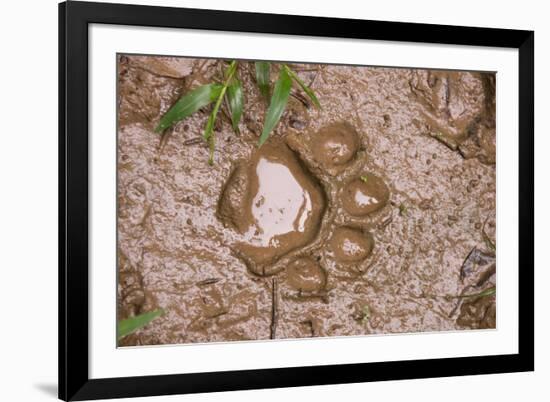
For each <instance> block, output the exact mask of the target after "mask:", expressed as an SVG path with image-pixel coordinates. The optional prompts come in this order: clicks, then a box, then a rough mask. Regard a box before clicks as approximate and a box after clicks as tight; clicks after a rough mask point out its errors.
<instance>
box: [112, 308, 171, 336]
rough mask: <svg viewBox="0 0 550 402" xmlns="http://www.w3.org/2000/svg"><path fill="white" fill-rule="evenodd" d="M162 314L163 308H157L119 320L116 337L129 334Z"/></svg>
mask: <svg viewBox="0 0 550 402" xmlns="http://www.w3.org/2000/svg"><path fill="white" fill-rule="evenodd" d="M162 314H164V310H162V309H159V310H154V311H150V312H148V313H144V314H140V315H137V316H135V317H132V318H127V319H126V320H121V321H119V322H118V326H117V337H118V339H121V338H124V337H125V336H126V335H130V334H131V333H132V332H134V331H137V330H138V329H140V328H143V327H144V326H146V325H147V324H149V323H150V322H151V321H153V320H154V319H155V318H157V317H159V316H161V315H162Z"/></svg>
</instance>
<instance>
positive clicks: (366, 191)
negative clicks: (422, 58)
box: [117, 55, 496, 346]
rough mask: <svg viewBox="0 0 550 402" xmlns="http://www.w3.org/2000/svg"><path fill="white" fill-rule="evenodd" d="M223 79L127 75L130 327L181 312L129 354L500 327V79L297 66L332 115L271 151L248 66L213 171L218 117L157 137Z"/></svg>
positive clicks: (123, 180) (124, 185) (122, 205)
mask: <svg viewBox="0 0 550 402" xmlns="http://www.w3.org/2000/svg"><path fill="white" fill-rule="evenodd" d="M220 63H222V62H221V61H217V60H206V59H186V58H170V57H148V56H130V55H127V56H121V57H120V58H119V63H118V117H119V119H118V133H117V134H118V140H117V146H118V168H117V169H118V171H117V173H118V247H117V248H118V295H117V302H118V318H119V319H125V318H128V317H132V316H136V315H139V314H142V313H144V312H148V311H152V310H155V309H158V308H162V309H163V310H164V311H165V313H164V315H162V316H161V317H159V318H158V319H156V320H155V321H153V322H151V323H150V324H149V325H147V326H145V327H144V328H142V329H140V330H139V331H137V332H135V333H134V334H131V335H129V336H127V337H125V338H123V339H122V340H121V341H120V342H119V344H120V345H121V346H130V345H154V344H174V343H190V342H211V341H233V340H261V339H270V338H299V337H304V338H305V337H312V336H342V335H367V334H383V333H399V332H418V331H445V330H457V329H479V328H495V325H496V318H495V317H496V306H495V297H494V293H490V294H488V295H485V296H475V295H476V294H481V293H483V292H484V291H486V290H487V289H492V288H494V287H495V286H496V261H495V247H496V241H495V230H496V228H495V219H494V216H495V205H496V199H495V196H496V194H495V187H496V181H495V175H496V173H495V144H496V139H495V137H496V136H495V130H496V127H495V98H494V96H495V76H494V75H493V74H481V73H472V72H446V71H428V70H414V69H391V68H371V67H368V68H367V67H354V66H331V65H299V64H292V65H291V66H292V68H293V69H295V71H297V73H298V74H299V75H300V77H301V78H302V79H303V80H304V81H305V82H307V83H310V85H311V88H312V89H313V90H314V91H315V93H316V94H317V97H318V98H319V100H320V102H321V105H322V109H317V108H314V107H312V105H311V104H308V102H305V101H304V100H303V99H301V98H300V96H299V93H296V94H295V96H291V97H290V100H289V103H288V105H287V108H286V110H285V112H284V113H283V116H282V118H281V121H280V123H279V124H278V125H277V127H276V129H275V131H274V132H273V133H271V136H270V137H269V140H268V141H267V142H266V143H265V144H264V145H263V146H262V147H260V148H259V147H258V145H257V144H258V137H259V135H260V134H261V131H262V125H263V120H264V117H265V113H266V109H267V106H268V104H267V103H266V100H265V99H264V97H263V96H262V94H261V93H260V92H259V90H258V89H257V86H256V83H255V78H254V65H253V63H248V62H243V63H241V64H240V66H239V74H240V78H241V80H242V83H243V91H244V93H245V94H246V95H245V107H244V114H243V118H242V120H241V122H240V124H239V127H238V128H239V133H236V132H235V131H234V130H233V128H232V127H231V122H230V120H229V119H228V118H227V116H225V117H224V116H223V115H222V117H221V118H220V119H219V120H218V123H217V124H216V127H215V129H214V132H215V134H216V150H215V153H214V164H213V165H212V166H210V165H209V164H208V163H207V161H208V156H209V150H208V146H207V145H206V143H205V142H204V140H202V138H201V136H202V134H203V132H204V127H205V124H206V121H207V119H208V116H209V112H210V109H208V107H207V108H203V109H202V110H201V111H199V112H197V113H195V114H193V115H192V116H190V117H188V118H186V119H185V120H183V121H181V122H179V123H177V124H176V125H174V126H173V127H172V128H170V129H169V130H167V131H166V132H165V133H164V134H163V135H160V134H158V133H156V132H155V131H154V129H155V127H156V125H157V124H158V122H159V120H160V118H161V117H162V116H163V115H164V113H166V111H167V110H168V109H169V108H170V107H171V105H173V104H174V102H176V101H177V100H178V99H179V98H180V97H181V96H182V95H183V94H185V93H187V92H188V91H189V90H191V89H193V88H196V87H197V86H199V85H203V84H206V83H208V82H211V81H212V80H214V79H216V77H217V74H219V71H220ZM275 80H276V73H275V72H273V76H272V81H275ZM486 293H487V292H486Z"/></svg>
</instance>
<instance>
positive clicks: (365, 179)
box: [361, 176, 369, 183]
mask: <svg viewBox="0 0 550 402" xmlns="http://www.w3.org/2000/svg"><path fill="white" fill-rule="evenodd" d="M361 180H362V181H363V183H366V182H367V181H368V180H369V178H368V177H367V176H361Z"/></svg>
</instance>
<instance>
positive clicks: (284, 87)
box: [259, 68, 292, 146]
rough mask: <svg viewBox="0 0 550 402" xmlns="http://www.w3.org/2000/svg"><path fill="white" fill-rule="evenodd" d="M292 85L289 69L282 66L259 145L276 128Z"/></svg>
mask: <svg viewBox="0 0 550 402" xmlns="http://www.w3.org/2000/svg"><path fill="white" fill-rule="evenodd" d="M291 87H292V79H291V78H290V76H289V75H288V71H287V70H286V69H285V68H281V72H280V73H279V79H278V80H277V82H276V83H275V89H274V90H273V96H272V97H271V103H270V104H269V108H268V109H267V114H266V117H265V122H264V129H263V131H262V135H261V136H260V142H259V145H260V146H262V145H263V144H264V142H266V140H267V137H269V134H270V133H271V131H272V130H273V129H274V128H275V126H276V125H277V123H278V122H279V120H280V119H281V116H282V115H283V112H284V110H285V107H286V104H287V102H288V97H289V95H290V88H291Z"/></svg>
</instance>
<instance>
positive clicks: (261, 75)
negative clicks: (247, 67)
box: [254, 61, 271, 99]
mask: <svg viewBox="0 0 550 402" xmlns="http://www.w3.org/2000/svg"><path fill="white" fill-rule="evenodd" d="M254 65H255V67H256V83H257V84H258V88H260V92H261V94H262V95H263V96H264V98H266V99H269V87H270V86H271V82H270V79H269V68H270V63H269V62H267V61H257V62H256V63H254Z"/></svg>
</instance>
